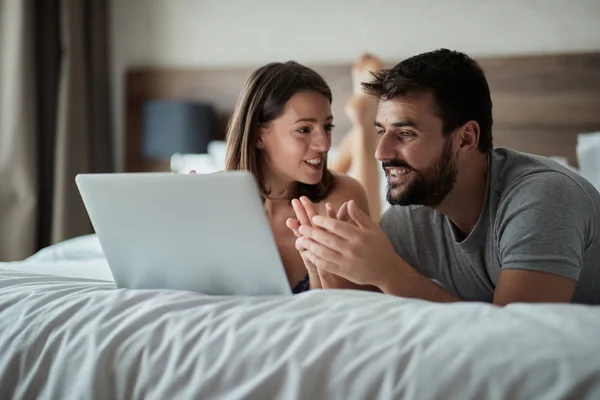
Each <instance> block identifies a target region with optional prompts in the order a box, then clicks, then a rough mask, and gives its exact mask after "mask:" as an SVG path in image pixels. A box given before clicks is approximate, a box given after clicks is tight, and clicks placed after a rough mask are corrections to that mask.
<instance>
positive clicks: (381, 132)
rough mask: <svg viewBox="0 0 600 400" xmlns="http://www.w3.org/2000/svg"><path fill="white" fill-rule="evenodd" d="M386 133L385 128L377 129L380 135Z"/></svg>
mask: <svg viewBox="0 0 600 400" xmlns="http://www.w3.org/2000/svg"><path fill="white" fill-rule="evenodd" d="M384 133H385V130H383V129H381V130H379V129H378V130H377V134H378V135H383V134H384Z"/></svg>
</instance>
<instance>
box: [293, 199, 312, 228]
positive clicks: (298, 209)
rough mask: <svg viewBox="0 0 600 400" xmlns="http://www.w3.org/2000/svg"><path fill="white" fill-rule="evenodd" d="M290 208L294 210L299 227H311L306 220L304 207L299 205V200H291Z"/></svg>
mask: <svg viewBox="0 0 600 400" xmlns="http://www.w3.org/2000/svg"><path fill="white" fill-rule="evenodd" d="M292 207H293V208H294V212H295V213H296V218H297V219H298V222H300V225H307V226H312V223H311V222H310V220H309V219H308V215H307V214H306V210H305V209H304V206H303V205H302V203H300V200H298V199H293V200H292Z"/></svg>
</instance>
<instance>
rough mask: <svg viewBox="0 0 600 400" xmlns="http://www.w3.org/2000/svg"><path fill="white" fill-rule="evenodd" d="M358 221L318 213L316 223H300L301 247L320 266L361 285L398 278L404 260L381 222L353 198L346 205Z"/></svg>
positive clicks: (350, 213) (376, 283)
mask: <svg viewBox="0 0 600 400" xmlns="http://www.w3.org/2000/svg"><path fill="white" fill-rule="evenodd" d="M347 210H348V215H349V217H350V219H351V220H352V221H353V222H354V223H355V224H356V226H354V225H353V224H351V223H349V222H346V221H340V220H338V219H334V218H330V217H323V216H320V215H316V216H313V217H312V224H313V226H306V225H301V226H299V229H298V232H299V233H300V234H301V235H303V236H305V237H304V238H300V239H298V240H299V241H301V242H302V243H301V244H300V245H299V246H300V247H302V248H304V249H306V250H308V254H307V256H308V259H309V260H310V261H311V262H312V263H313V264H314V265H315V266H316V267H317V269H318V270H323V271H327V272H329V273H331V274H335V275H339V276H341V277H342V278H345V279H347V280H349V281H351V282H354V283H356V284H359V285H374V286H377V287H382V286H384V285H385V283H386V282H388V281H394V280H397V279H399V276H400V274H401V272H402V271H401V269H402V265H403V264H405V263H404V261H403V260H402V259H401V258H400V257H398V255H397V254H396V252H395V251H394V248H393V247H392V244H391V243H390V241H389V239H388V238H387V236H386V234H385V233H384V232H383V231H382V230H381V228H380V227H379V225H378V224H377V223H375V222H374V221H372V220H371V219H370V218H369V217H368V216H367V215H366V214H365V213H363V212H362V211H361V210H360V209H359V208H358V206H357V205H356V203H355V202H354V201H352V200H351V201H350V202H349V203H348V205H347Z"/></svg>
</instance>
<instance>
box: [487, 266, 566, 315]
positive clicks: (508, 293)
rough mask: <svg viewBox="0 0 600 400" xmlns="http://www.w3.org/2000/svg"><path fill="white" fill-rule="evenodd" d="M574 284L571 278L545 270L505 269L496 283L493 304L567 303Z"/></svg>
mask: <svg viewBox="0 0 600 400" xmlns="http://www.w3.org/2000/svg"><path fill="white" fill-rule="evenodd" d="M575 284H576V282H575V280H573V279H570V278H565V277H564V276H560V275H555V274H550V273H547V272H538V271H526V270H518V269H506V270H503V271H502V272H500V277H499V278H498V282H497V283H496V291H495V293H494V304H497V305H501V306H504V305H506V304H509V303H568V302H570V301H571V298H572V297H573V293H574V292H575Z"/></svg>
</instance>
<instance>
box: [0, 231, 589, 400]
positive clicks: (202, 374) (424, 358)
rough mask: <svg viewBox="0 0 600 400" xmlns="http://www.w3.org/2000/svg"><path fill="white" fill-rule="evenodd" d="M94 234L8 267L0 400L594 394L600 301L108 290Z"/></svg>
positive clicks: (1, 289)
mask: <svg viewBox="0 0 600 400" xmlns="http://www.w3.org/2000/svg"><path fill="white" fill-rule="evenodd" d="M86 240H87V241H79V242H77V245H75V244H73V245H72V246H71V247H69V246H65V247H63V248H62V250H61V249H57V248H54V249H52V251H47V252H45V253H44V252H42V253H40V254H38V255H36V256H35V257H33V258H31V259H29V260H27V261H25V262H21V263H8V264H2V263H0V349H1V351H0V398H2V399H4V398H60V399H70V398H77V399H82V398H85V399H88V398H97V399H137V398H151V399H177V398H184V399H192V398H202V399H207V398H223V399H241V398H250V399H270V398H281V399H377V398H380V399H390V398H407V399H564V398H578V399H580V398H585V399H599V398H600V307H590V306H577V305H511V306H508V307H505V308H498V307H493V306H491V305H487V304H478V303H462V304H453V305H440V304H434V303H429V302H425V301H418V300H409V299H402V298H395V297H391V296H385V295H380V294H375V293H363V292H353V291H312V292H307V293H304V294H301V295H297V296H293V297H287V298H283V297H269V298H239V297H209V296H204V295H201V294H197V293H190V292H176V291H166V290H146V291H134V290H123V289H115V287H114V283H113V282H112V281H111V278H110V272H109V271H108V269H107V267H106V262H105V261H104V260H103V258H102V255H101V252H98V251H96V252H94V249H95V250H98V249H97V248H95V247H94V244H93V243H94V238H93V237H90V238H87V239H86ZM84 242H85V243H87V245H90V244H91V246H90V248H86V249H85V250H82V244H83V243H84ZM60 251H63V253H60ZM42 272H44V273H50V274H54V275H41V273H42ZM86 277H88V278H90V277H91V278H94V279H87V278H86Z"/></svg>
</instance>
